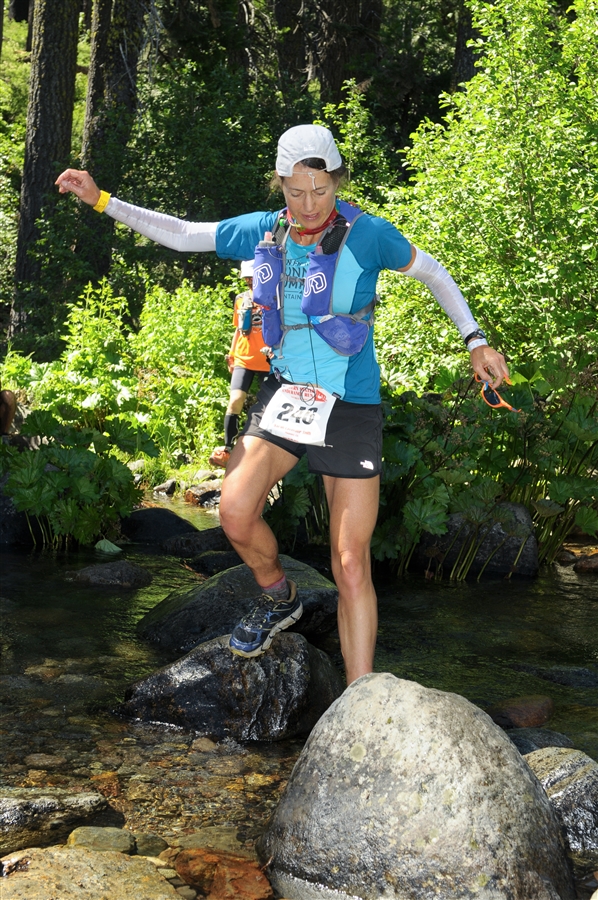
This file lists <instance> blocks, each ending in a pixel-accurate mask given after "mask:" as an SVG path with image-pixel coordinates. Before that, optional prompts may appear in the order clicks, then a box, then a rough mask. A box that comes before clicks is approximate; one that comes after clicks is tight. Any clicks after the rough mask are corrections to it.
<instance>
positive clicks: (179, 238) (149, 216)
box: [104, 197, 218, 253]
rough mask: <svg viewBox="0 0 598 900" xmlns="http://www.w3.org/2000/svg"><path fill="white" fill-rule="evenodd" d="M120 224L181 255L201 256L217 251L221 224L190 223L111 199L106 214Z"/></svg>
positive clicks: (114, 198)
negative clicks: (204, 253) (210, 251)
mask: <svg viewBox="0 0 598 900" xmlns="http://www.w3.org/2000/svg"><path fill="white" fill-rule="evenodd" d="M104 212H106V213H107V214H108V215H109V216H111V218H113V219H116V221H117V222H122V223H123V224H124V225H128V226H129V228H132V229H133V231H137V232H139V234H143V235H145V237H148V238H151V239H152V241H156V242H157V243H158V244H162V245H163V246H164V247H170V249H171V250H179V251H181V252H182V253H202V252H205V251H207V250H215V249H216V228H217V226H218V222H187V221H185V219H177V218H176V216H166V215H164V213H158V212H152V211H151V210H149V209H142V208H141V207H140V206H131V204H130V203H125V202H124V201H123V200H118V199H117V198H116V197H110V200H109V201H108V205H107V206H106V209H105V210H104Z"/></svg>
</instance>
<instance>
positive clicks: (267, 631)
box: [229, 581, 303, 656]
mask: <svg viewBox="0 0 598 900" xmlns="http://www.w3.org/2000/svg"><path fill="white" fill-rule="evenodd" d="M289 587H290V589H291V592H290V594H289V599H288V600H274V599H273V598H272V597H270V596H269V595H268V594H262V596H261V597H260V600H259V603H258V605H257V606H256V607H255V609H254V610H252V612H250V613H247V615H246V616H243V618H242V619H241V621H240V622H239V624H238V625H237V626H236V628H235V630H234V631H233V633H232V634H231V636H230V641H229V647H230V649H231V650H232V652H233V653H236V655H237V656H261V654H262V653H263V652H264V650H267V649H268V647H269V646H270V644H271V643H272V639H273V637H274V635H276V634H278V632H279V631H284V629H285V628H290V626H291V625H293V624H294V623H295V622H297V621H298V620H299V619H300V618H301V616H302V615H303V605H302V603H301V601H300V600H298V599H297V585H296V584H295V582H294V581H289Z"/></svg>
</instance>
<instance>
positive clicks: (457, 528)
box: [417, 503, 538, 576]
mask: <svg viewBox="0 0 598 900" xmlns="http://www.w3.org/2000/svg"><path fill="white" fill-rule="evenodd" d="M498 508H499V510H500V511H502V512H505V511H506V512H508V513H510V514H511V515H512V516H513V519H514V521H515V522H516V523H517V525H518V526H519V527H521V528H523V529H527V531H528V532H529V537H528V538H527V541H526V543H525V546H524V548H523V551H522V553H521V555H520V557H519V560H518V561H517V565H516V566H515V567H514V568H513V566H514V564H515V559H516V557H517V555H518V553H519V549H520V547H521V543H522V540H523V538H522V537H514V536H509V535H508V534H507V532H506V530H505V528H503V526H502V524H501V523H500V522H496V523H495V524H494V525H493V526H492V528H490V530H489V531H488V534H487V535H486V537H485V538H484V540H483V542H482V544H481V546H480V548H479V550H478V552H477V553H476V556H475V559H474V562H473V564H472V566H471V569H470V573H471V574H476V573H478V572H479V571H480V569H481V568H482V567H483V566H484V564H485V563H486V560H488V558H489V557H490V555H491V554H493V555H492V558H491V559H490V561H489V562H488V565H487V566H486V568H485V569H484V574H485V575H508V574H509V573H510V572H511V570H513V572H514V573H516V574H517V575H525V576H534V575H537V574H538V543H537V541H536V538H535V536H534V533H533V523H532V518H531V516H530V514H529V511H528V510H527V508H526V507H525V506H524V505H523V504H522V503H499V504H498ZM463 526H464V518H463V516H462V515H461V513H453V514H452V515H450V516H449V521H448V531H447V533H446V534H443V535H431V534H427V533H424V534H423V536H422V539H421V541H420V543H419V546H418V548H417V561H418V563H419V565H420V566H422V567H426V568H427V567H428V565H431V568H432V570H433V571H434V570H435V569H436V567H437V565H438V564H439V563H440V562H442V567H443V570H444V571H445V572H450V570H451V569H452V567H453V565H454V564H455V562H456V561H457V557H458V555H459V552H460V550H461V548H462V547H463V545H464V544H465V543H466V542H467V541H468V540H469V538H470V537H471V535H472V534H473V529H472V526H468V525H466V526H465V527H463ZM461 529H463V530H462V531H461ZM459 532H461V533H460V534H459ZM458 534H459V536H458V537H457V535H458ZM505 538H506V540H505ZM503 541H504V543H503ZM495 551H496V552H495ZM430 558H431V559H432V562H431V563H430Z"/></svg>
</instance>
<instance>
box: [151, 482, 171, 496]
mask: <svg viewBox="0 0 598 900" xmlns="http://www.w3.org/2000/svg"><path fill="white" fill-rule="evenodd" d="M152 490H153V492H154V493H155V494H168V496H170V495H171V494H174V492H175V491H176V478H169V479H168V481H165V482H164V483H163V484H157V485H156V486H155V488H152Z"/></svg>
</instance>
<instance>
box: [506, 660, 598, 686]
mask: <svg viewBox="0 0 598 900" xmlns="http://www.w3.org/2000/svg"><path fill="white" fill-rule="evenodd" d="M511 668H513V669H515V670H516V671H518V672H529V673H530V675H536V676H537V677H538V678H542V679H544V681H552V682H553V683H554V684H563V685H565V686H566V687H573V688H587V687H589V688H592V687H598V668H592V669H587V668H583V667H582V666H550V667H549V668H546V667H544V666H533V665H529V664H528V663H515V664H514V665H512V666H511Z"/></svg>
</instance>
